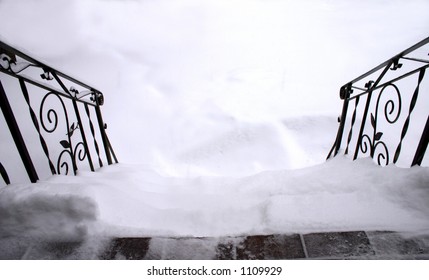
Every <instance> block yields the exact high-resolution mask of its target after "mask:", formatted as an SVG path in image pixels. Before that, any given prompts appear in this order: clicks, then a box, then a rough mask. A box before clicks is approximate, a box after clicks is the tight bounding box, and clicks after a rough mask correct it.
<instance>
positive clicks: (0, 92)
mask: <svg viewBox="0 0 429 280" xmlns="http://www.w3.org/2000/svg"><path fill="white" fill-rule="evenodd" d="M20 82H21V80H20ZM22 82H23V81H22ZM0 107H1V109H2V112H3V115H4V118H5V120H6V123H7V125H8V127H9V130H10V133H11V134H12V138H13V140H14V142H15V145H16V148H17V149H18V152H19V155H20V156H21V160H22V163H23V164H24V167H25V170H26V171H27V174H28V177H29V178H30V181H31V182H32V183H35V182H37V180H39V176H38V175H37V172H36V169H35V167H34V164H33V161H32V160H31V157H30V154H29V153H28V149H27V146H26V145H25V141H24V138H23V137H22V134H21V131H20V130H19V127H18V123H17V122H16V119H15V116H14V114H13V111H12V108H11V107H10V103H9V100H8V99H7V96H6V92H5V91H4V88H3V85H2V83H1V81H0ZM31 111H32V110H31V107H30V112H31ZM33 115H34V112H33ZM33 121H34V120H33ZM36 121H37V120H36ZM45 147H46V143H45ZM48 159H49V157H48ZM51 164H52V162H51ZM52 166H53V165H52ZM54 172H55V168H54ZM2 175H3V174H2Z"/></svg>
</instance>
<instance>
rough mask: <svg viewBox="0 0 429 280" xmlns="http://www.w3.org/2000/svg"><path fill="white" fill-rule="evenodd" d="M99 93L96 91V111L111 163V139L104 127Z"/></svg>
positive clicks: (107, 156)
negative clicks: (109, 139)
mask: <svg viewBox="0 0 429 280" xmlns="http://www.w3.org/2000/svg"><path fill="white" fill-rule="evenodd" d="M97 95H98V92H95V96H94V99H95V100H94V101H95V113H96V115H97V121H98V127H99V129H100V133H101V139H102V140H103V146H104V152H105V153H106V158H107V163H108V164H109V165H111V164H112V163H113V162H112V157H111V155H110V148H109V141H108V140H107V136H106V130H105V129H104V121H103V116H102V115H101V109H100V102H99V98H98V96H97Z"/></svg>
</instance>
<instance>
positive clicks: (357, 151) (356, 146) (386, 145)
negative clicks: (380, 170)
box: [328, 38, 429, 166]
mask: <svg viewBox="0 0 429 280" xmlns="http://www.w3.org/2000/svg"><path fill="white" fill-rule="evenodd" d="M428 55H429V38H426V39H424V40H422V41H421V42H419V43H417V44H415V45H414V46H412V47H410V48H408V49H406V50H405V51H403V52H401V53H399V54H398V55H396V56H394V57H392V58H390V59H389V60H387V61H386V62H384V63H382V64H380V65H379V66H377V67H375V68H374V69H372V70H370V71H368V72H367V73H365V74H363V75H361V76H359V77H358V78H356V79H354V80H352V81H350V82H348V83H347V84H345V85H343V86H342V87H341V88H340V98H341V99H342V100H344V102H343V109H342V114H341V117H340V118H339V123H340V124H339V128H338V133H337V137H336V140H335V143H334V145H333V147H332V149H331V151H330V152H329V155H328V158H331V157H334V156H336V155H337V154H338V153H340V151H341V150H344V153H345V154H352V155H353V159H357V158H358V157H359V156H360V155H369V156H371V157H372V158H373V159H374V160H375V161H376V162H377V163H378V164H379V165H387V164H389V163H392V162H393V163H394V164H399V165H403V166H410V165H411V166H413V165H421V164H422V161H423V160H424V157H425V153H426V149H427V146H428V141H429V79H428V78H427V75H426V77H425V72H426V70H427V68H428V67H429V59H428V58H429V57H428ZM350 107H352V108H353V109H352V111H350V110H349V108H350ZM380 113H381V114H380ZM356 130H357V132H355V131H356ZM347 131H348V133H347V138H346V139H344V135H345V133H346V132H347ZM344 140H345V141H344Z"/></svg>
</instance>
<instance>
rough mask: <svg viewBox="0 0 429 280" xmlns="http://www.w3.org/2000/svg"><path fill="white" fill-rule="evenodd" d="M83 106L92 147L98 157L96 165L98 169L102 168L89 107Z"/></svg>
mask: <svg viewBox="0 0 429 280" xmlns="http://www.w3.org/2000/svg"><path fill="white" fill-rule="evenodd" d="M84 106H85V112H86V116H87V117H88V122H89V129H90V130H91V134H92V139H94V147H95V152H96V153H97V157H98V164H99V165H100V167H103V161H102V160H101V158H100V148H99V147H98V143H97V139H96V138H95V130H94V125H93V124H92V120H91V113H90V111H89V106H88V104H86V103H85V105H84Z"/></svg>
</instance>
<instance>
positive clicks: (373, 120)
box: [371, 114, 375, 129]
mask: <svg viewBox="0 0 429 280" xmlns="http://www.w3.org/2000/svg"><path fill="white" fill-rule="evenodd" d="M371 125H372V127H373V128H374V129H375V118H374V115H373V114H371Z"/></svg>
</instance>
